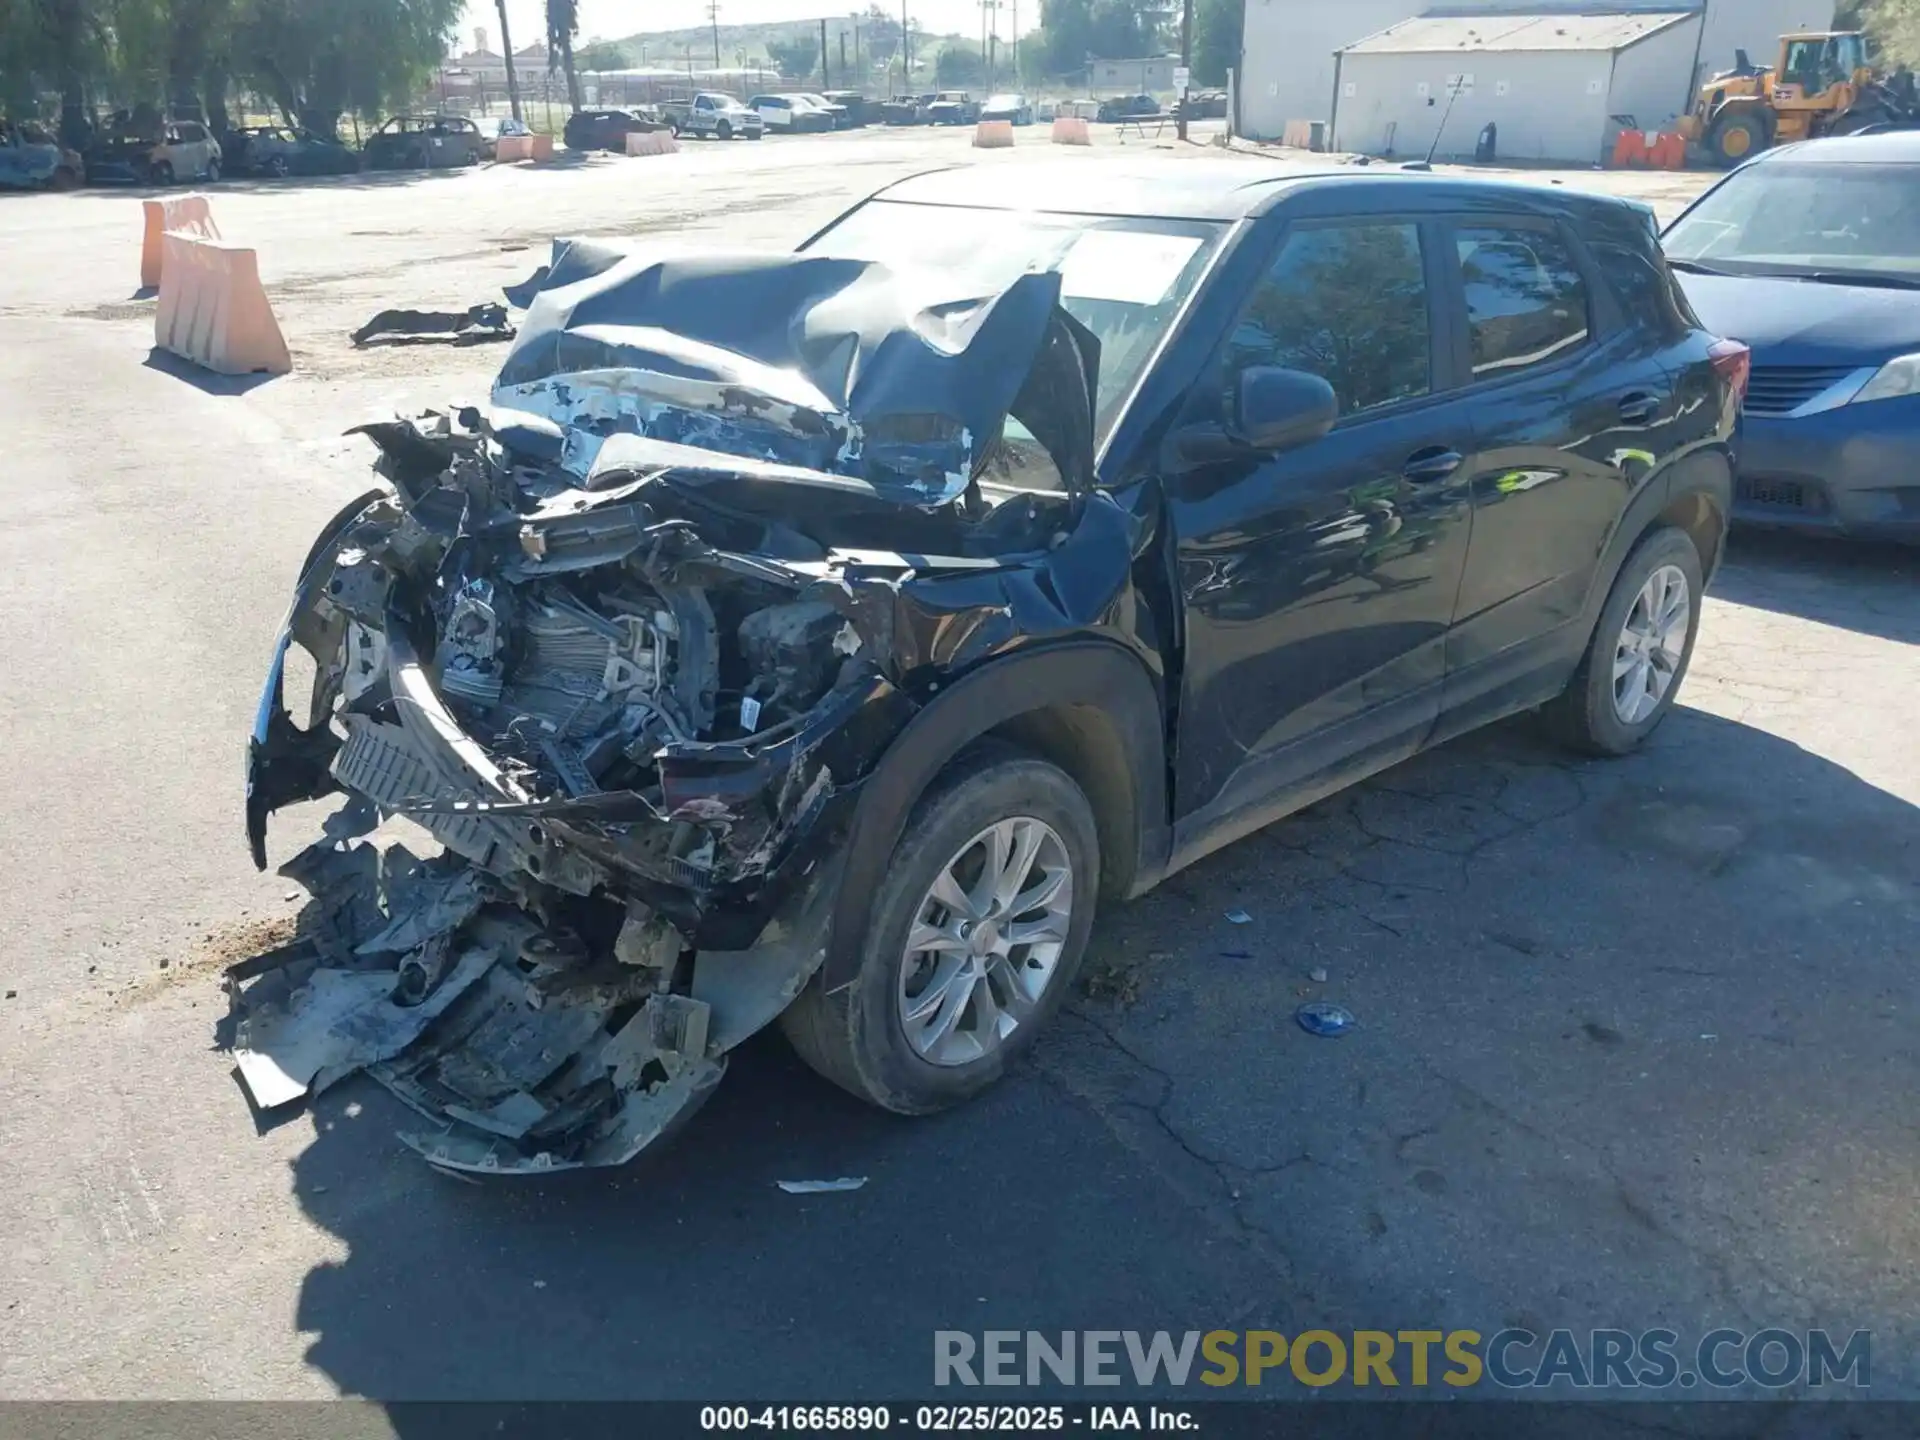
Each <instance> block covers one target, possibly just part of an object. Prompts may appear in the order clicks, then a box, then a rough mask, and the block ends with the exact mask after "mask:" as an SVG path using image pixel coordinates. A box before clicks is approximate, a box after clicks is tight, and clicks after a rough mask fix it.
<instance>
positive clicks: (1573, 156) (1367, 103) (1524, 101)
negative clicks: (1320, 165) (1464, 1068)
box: [1332, 11, 1700, 164]
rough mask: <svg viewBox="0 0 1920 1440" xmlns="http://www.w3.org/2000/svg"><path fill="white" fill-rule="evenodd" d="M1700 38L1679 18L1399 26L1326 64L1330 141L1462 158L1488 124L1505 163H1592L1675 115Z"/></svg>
mask: <svg viewBox="0 0 1920 1440" xmlns="http://www.w3.org/2000/svg"><path fill="white" fill-rule="evenodd" d="M1699 34H1700V16H1699V14H1698V13H1697V12H1685V11H1683V12H1677V13H1662V12H1656V13H1653V14H1642V15H1475V16H1463V17H1458V18H1439V17H1426V18H1422V19H1418V20H1403V21H1402V22H1401V23H1400V24H1398V25H1394V26H1390V27H1389V28H1387V29H1385V30H1382V31H1381V32H1380V33H1379V34H1378V35H1372V36H1369V37H1368V38H1366V39H1365V40H1362V41H1360V42H1359V43H1358V44H1356V45H1349V46H1347V47H1346V48H1345V49H1344V50H1342V51H1341V52H1340V53H1339V55H1338V56H1337V57H1336V61H1335V66H1334V79H1335V85H1336V90H1335V94H1334V100H1333V141H1332V143H1333V145H1334V148H1336V149H1340V150H1356V151H1360V152H1363V153H1366V154H1371V155H1396V156H1404V155H1423V154H1425V153H1426V152H1427V151H1428V149H1429V148H1432V147H1433V146H1434V141H1435V138H1436V137H1438V139H1439V145H1438V147H1437V148H1438V151H1439V153H1440V154H1442V155H1452V154H1461V153H1466V154H1471V153H1473V151H1474V147H1475V142H1476V140H1477V138H1478V137H1479V136H1480V134H1481V132H1482V131H1483V129H1484V128H1485V127H1486V126H1487V125H1489V124H1491V125H1493V126H1494V127H1495V140H1496V143H1497V146H1498V155H1499V158H1501V159H1503V160H1555V161H1564V162H1572V163H1579V164H1593V163H1595V162H1597V161H1599V160H1601V159H1602V158H1603V157H1604V155H1605V153H1606V151H1607V148H1608V146H1609V144H1610V142H1611V141H1612V138H1613V136H1614V135H1616V134H1618V133H1619V131H1620V130H1622V129H1623V128H1624V129H1647V130H1651V129H1656V128H1659V126H1660V125H1661V124H1662V122H1664V121H1665V120H1666V119H1667V118H1668V117H1669V116H1671V115H1672V114H1673V113H1674V112H1675V110H1676V109H1677V108H1678V106H1679V104H1680V102H1681V101H1682V100H1683V99H1684V98H1685V94H1686V85H1687V83H1688V78H1689V76H1690V75H1691V73H1692V67H1693V54H1694V48H1695V46H1696V45H1697V44H1698V43H1699ZM1443 127H1444V128H1443Z"/></svg>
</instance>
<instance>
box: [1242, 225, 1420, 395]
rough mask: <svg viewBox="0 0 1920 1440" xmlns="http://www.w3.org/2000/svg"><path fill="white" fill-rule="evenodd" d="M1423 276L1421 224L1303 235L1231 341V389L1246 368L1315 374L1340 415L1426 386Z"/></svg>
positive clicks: (1331, 228)
mask: <svg viewBox="0 0 1920 1440" xmlns="http://www.w3.org/2000/svg"><path fill="white" fill-rule="evenodd" d="M1430 359H1431V345H1430V342H1429V330H1428V321H1427V286H1426V274H1425V271H1424V268H1423V266H1422V263H1421V255H1420V230H1419V227H1418V226H1416V225H1411V224H1394V223H1358V222H1356V223H1350V224H1341V225H1328V226H1314V227H1312V228H1308V229H1298V230H1295V231H1293V232H1292V233H1291V234H1289V235H1288V236H1287V239H1286V242H1285V244H1283V245H1282V246H1281V249H1280V253H1279V254H1278V255H1277V256H1275V257H1274V261H1273V264H1272V265H1271V266H1270V267H1269V268H1268V270H1267V273H1266V274H1265V275H1264V276H1263V277H1262V278H1261V280H1260V283H1259V284H1258V285H1256V286H1255V287H1254V292H1253V297H1252V299H1251V300H1250V301H1249V302H1248V304H1247V309H1246V313H1245V314H1244V315H1242V316H1241V318H1240V323H1239V324H1238V325H1237V326H1236V327H1234V331H1233V334H1232V335H1231V336H1229V337H1228V340H1227V373H1226V375H1225V376H1224V377H1223V378H1224V379H1225V381H1226V383H1227V385H1228V387H1229V393H1231V386H1232V385H1233V383H1234V380H1235V377H1236V376H1237V375H1238V374H1239V372H1240V371H1241V370H1244V369H1246V368H1247V367H1248V366H1250V365H1278V366H1282V367H1284V368H1286V369H1288V370H1304V371H1306V372H1308V373H1309V374H1313V375H1318V376H1320V377H1321V379H1323V380H1325V381H1326V382H1327V383H1328V384H1329V385H1331V386H1332V387H1333V393H1334V394H1335V396H1337V397H1338V398H1339V401H1340V413H1341V415H1342V416H1346V415H1351V414H1354V413H1356V412H1358V411H1362V410H1371V409H1374V408H1375V407H1377V406H1381V405H1387V404H1391V403H1392V402H1393V401H1395V400H1404V399H1407V398H1409V397H1412V396H1415V395H1424V394H1426V393H1427V390H1428V388H1429V387H1430V384H1431V380H1430V375H1429V370H1430Z"/></svg>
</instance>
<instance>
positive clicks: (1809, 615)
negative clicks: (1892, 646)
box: [1711, 527, 1920, 645]
mask: <svg viewBox="0 0 1920 1440" xmlns="http://www.w3.org/2000/svg"><path fill="white" fill-rule="evenodd" d="M1711 593H1712V594H1713V596H1714V597H1715V598H1717V599H1721V600H1729V601H1731V602H1733V603H1734V604H1736V605H1746V606H1749V607H1751V608H1753V609H1756V610H1767V611H1772V612H1773V613H1775V614H1780V615H1797V616H1799V617H1800V618H1801V619H1804V620H1815V621H1818V622H1819V623H1821V624H1823V625H1833V626H1837V627H1839V628H1840V629H1843V630H1853V631H1856V632H1858V633H1860V634H1862V635H1874V636H1878V637H1879V638H1880V639H1883V640H1897V641H1899V642H1901V643H1902V644H1905V645H1920V548H1916V547H1911V546H1899V545H1892V544H1883V543H1875V542H1871V541H1857V540H1840V539H1832V538H1828V537H1826V536H1816V535H1800V534H1795V533H1793V532H1791V531H1786V530H1765V529H1760V530H1754V529H1748V528H1745V527H1742V528H1740V529H1736V530H1735V531H1734V533H1733V537H1732V539H1731V540H1730V541H1729V543H1728V546H1727V558H1726V563H1725V564H1723V565H1722V566H1721V567H1720V571H1719V573H1718V574H1717V575H1715V576H1714V580H1713V588H1712V591H1711Z"/></svg>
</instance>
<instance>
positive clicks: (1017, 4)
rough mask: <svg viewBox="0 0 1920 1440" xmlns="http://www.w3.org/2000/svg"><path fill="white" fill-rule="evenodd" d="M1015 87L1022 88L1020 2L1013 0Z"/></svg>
mask: <svg viewBox="0 0 1920 1440" xmlns="http://www.w3.org/2000/svg"><path fill="white" fill-rule="evenodd" d="M1013 86H1014V89H1016V90H1017V89H1019V88H1020V0H1013Z"/></svg>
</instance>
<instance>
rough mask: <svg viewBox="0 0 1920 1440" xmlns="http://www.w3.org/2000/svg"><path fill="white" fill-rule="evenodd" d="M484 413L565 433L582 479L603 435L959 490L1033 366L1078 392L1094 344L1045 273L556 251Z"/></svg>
mask: <svg viewBox="0 0 1920 1440" xmlns="http://www.w3.org/2000/svg"><path fill="white" fill-rule="evenodd" d="M555 248H556V253H555V256H554V261H553V264H552V266H551V268H550V270H549V272H548V273H547V274H546V275H545V276H544V277H537V278H538V280H539V286H538V289H537V291H536V292H535V293H532V294H531V295H528V294H527V293H526V291H524V290H523V291H522V292H520V293H519V294H516V295H515V296H514V298H515V299H521V298H527V299H530V300H531V302H532V303H531V306H530V309H529V312H528V315H527V318H526V322H525V323H524V324H523V325H522V326H521V328H520V331H519V335H518V337H517V338H516V340H515V342H514V345H513V349H512V351H511V352H510V353H509V354H508V356H507V358H506V362H505V364H504V365H503V366H502V367H501V371H500V375H499V377H498V379H497V380H496V381H495V383H494V388H493V395H492V400H493V404H494V405H495V406H496V407H497V408H500V409H504V410H518V411H523V412H528V413H532V414H536V415H539V416H542V417H545V418H546V419H548V420H550V421H553V422H554V423H556V424H558V425H559V426H560V427H561V429H562V430H563V432H564V435H565V438H564V443H563V449H562V454H561V457H560V463H561V464H562V466H563V467H564V468H565V469H567V470H568V471H570V472H572V473H574V474H576V475H579V476H582V477H584V476H586V475H587V474H588V473H589V472H590V471H591V469H592V468H593V464H594V461H595V458H596V457H597V455H598V453H599V450H600V446H601V444H602V442H603V441H604V440H605V439H606V437H608V436H609V435H615V434H635V435H644V436H647V437H649V438H651V439H657V440H664V441H669V442H672V443H676V444H683V445H692V446H698V447H701V448H704V449H709V450H716V451H720V452H723V453H728V454H734V455H740V456H744V457H748V458H753V459H762V460H769V461H775V462H779V463H783V464H788V465H798V466H803V467H806V468H808V469H813V470H820V471H827V472H831V473H836V474H841V475H847V476H852V477H855V478H859V479H863V480H866V481H868V482H869V483H870V484H872V485H874V486H875V487H876V489H878V490H880V491H882V492H883V493H886V494H889V495H891V496H892V497H893V498H897V499H901V500H904V501H909V502H912V503H915V504H919V505H939V504H944V503H947V502H950V501H952V500H954V499H956V498H957V497H958V496H960V495H961V494H962V493H963V492H964V491H965V489H966V487H967V484H968V482H969V480H970V478H971V477H972V475H973V473H974V471H975V467H976V461H977V459H978V457H979V456H980V455H981V454H982V453H984V447H985V446H986V445H987V444H988V443H990V442H991V441H992V440H993V439H995V438H996V437H998V435H999V434H1000V431H1001V427H1002V425H1003V424H1004V422H1005V420H1006V417H1007V412H1008V411H1009V409H1011V408H1012V407H1013V406H1014V404H1015V401H1016V399H1017V397H1018V396H1019V395H1020V392H1021V390H1022V388H1023V386H1024V385H1026V384H1027V382H1028V380H1029V377H1030V376H1031V375H1032V374H1033V372H1034V369H1035V366H1036V363H1037V362H1039V361H1040V360H1041V359H1042V357H1043V356H1046V357H1053V358H1052V363H1055V364H1058V363H1061V361H1060V359H1059V356H1060V353H1061V347H1058V346H1049V345H1048V344H1047V341H1048V338H1049V336H1050V334H1052V333H1054V331H1055V330H1056V328H1057V327H1059V326H1060V325H1061V324H1062V323H1064V324H1065V325H1067V326H1071V327H1072V328H1073V329H1074V330H1075V331H1077V332H1079V333H1078V334H1076V335H1075V337H1074V338H1075V339H1076V341H1077V342H1078V343H1077V344H1076V345H1075V346H1069V347H1065V354H1066V355H1068V356H1072V355H1073V354H1074V352H1075V351H1076V350H1077V352H1078V355H1077V363H1078V365H1079V367H1080V368H1081V369H1082V371H1083V373H1082V375H1080V376H1076V377H1075V378H1076V379H1077V380H1080V381H1081V382H1082V383H1084V384H1085V386H1086V389H1087V391H1088V392H1089V393H1090V392H1091V389H1092V376H1091V374H1089V373H1085V372H1088V371H1090V370H1091V369H1092V367H1093V366H1094V364H1095V363H1097V362H1096V358H1095V357H1096V356H1097V344H1095V343H1093V342H1092V340H1091V336H1088V335H1085V333H1084V332H1083V331H1079V327H1078V326H1076V325H1074V324H1073V322H1072V321H1071V319H1070V318H1069V317H1067V316H1066V313H1065V312H1064V311H1062V310H1060V309H1059V301H1060V277H1059V275H1058V274H1057V273H1055V272H1053V271H1050V270H1044V271H1033V270H1027V269H1022V270H1020V271H1018V272H1014V273H1010V274H1007V275H1004V276H994V275H992V274H991V273H990V272H986V273H984V274H983V272H981V271H977V270H975V271H970V272H969V273H967V274H965V275H949V274H947V273H944V272H938V271H930V270H928V271H922V270H910V269H896V268H892V267H889V266H885V265H881V264H877V263H874V262H870V261H863V260H850V259H843V258H837V257H831V256H822V255H806V254H793V255H787V254H764V253H749V252H738V253H729V252H711V251H709V252H703V253H685V252H678V253H676V252H673V251H669V250H666V249H663V248H660V247H652V246H650V247H646V248H641V249H629V248H627V247H624V246H620V245H617V244H609V243H607V242H569V243H568V244H565V245H557V246H556V247H555Z"/></svg>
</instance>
